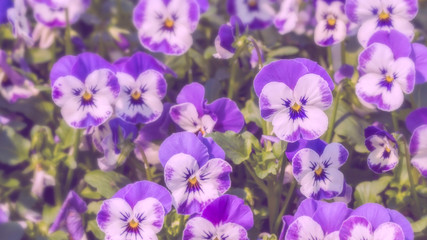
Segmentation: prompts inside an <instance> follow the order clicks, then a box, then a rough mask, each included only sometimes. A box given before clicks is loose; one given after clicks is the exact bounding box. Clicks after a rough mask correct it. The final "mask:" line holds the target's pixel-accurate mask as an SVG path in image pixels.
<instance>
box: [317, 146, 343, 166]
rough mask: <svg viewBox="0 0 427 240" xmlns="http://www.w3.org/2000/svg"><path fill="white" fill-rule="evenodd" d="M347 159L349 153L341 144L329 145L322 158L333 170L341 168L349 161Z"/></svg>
mask: <svg viewBox="0 0 427 240" xmlns="http://www.w3.org/2000/svg"><path fill="white" fill-rule="evenodd" d="M347 158H348V151H347V149H346V148H345V147H344V146H343V145H342V144H340V143H330V144H328V145H327V146H326V148H325V150H323V153H322V155H321V156H320V160H321V161H322V162H328V166H329V167H333V168H339V167H341V166H342V165H343V164H344V163H345V162H346V161H347Z"/></svg>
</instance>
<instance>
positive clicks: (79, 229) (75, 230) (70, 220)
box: [65, 209, 85, 240]
mask: <svg viewBox="0 0 427 240" xmlns="http://www.w3.org/2000/svg"><path fill="white" fill-rule="evenodd" d="M65 226H66V228H67V231H68V233H69V234H70V237H71V239H76V240H81V239H82V238H83V235H84V234H85V229H84V227H83V221H82V217H81V215H80V213H78V212H77V211H76V210H74V209H70V211H69V212H68V214H67V217H66V219H65Z"/></svg>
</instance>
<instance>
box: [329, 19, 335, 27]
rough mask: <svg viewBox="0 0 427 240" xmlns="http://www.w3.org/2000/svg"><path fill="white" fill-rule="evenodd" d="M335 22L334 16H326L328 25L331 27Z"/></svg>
mask: <svg viewBox="0 0 427 240" xmlns="http://www.w3.org/2000/svg"><path fill="white" fill-rule="evenodd" d="M336 23H337V20H336V19H335V18H334V17H330V18H328V25H329V26H331V27H333V26H335V24H336Z"/></svg>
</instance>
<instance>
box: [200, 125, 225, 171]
mask: <svg viewBox="0 0 427 240" xmlns="http://www.w3.org/2000/svg"><path fill="white" fill-rule="evenodd" d="M197 137H198V138H199V139H200V141H202V143H203V144H204V145H205V146H206V147H207V148H208V152H209V159H212V158H221V159H225V152H224V150H223V149H222V148H221V147H220V146H219V145H218V144H216V142H215V141H214V140H213V139H212V138H210V137H208V138H205V137H203V136H202V134H200V133H199V135H198V136H197ZM200 167H201V166H200Z"/></svg>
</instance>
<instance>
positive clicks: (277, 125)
mask: <svg viewBox="0 0 427 240" xmlns="http://www.w3.org/2000/svg"><path fill="white" fill-rule="evenodd" d="M254 88H255V93H256V94H257V95H258V97H259V106H260V109H261V116H262V118H264V119H265V120H266V121H269V122H272V123H273V132H274V133H275V134H276V136H277V137H278V138H280V139H282V140H284V141H287V142H295V141H298V140H299V139H301V138H302V139H307V140H313V139H316V138H319V137H320V136H321V135H322V134H323V133H325V132H326V129H327V128H328V117H327V116H326V114H325V113H324V112H323V110H325V109H327V108H329V106H330V105H331V104H332V90H333V88H334V83H333V82H332V79H331V78H330V77H329V75H328V73H327V72H326V71H325V70H324V69H323V68H322V67H321V66H319V65H318V64H317V63H315V62H313V61H310V60H308V59H301V58H298V59H293V60H279V61H275V62H272V63H270V64H268V65H267V66H265V67H264V68H263V69H261V71H260V72H259V73H258V74H257V76H256V77H255V80H254Z"/></svg>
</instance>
